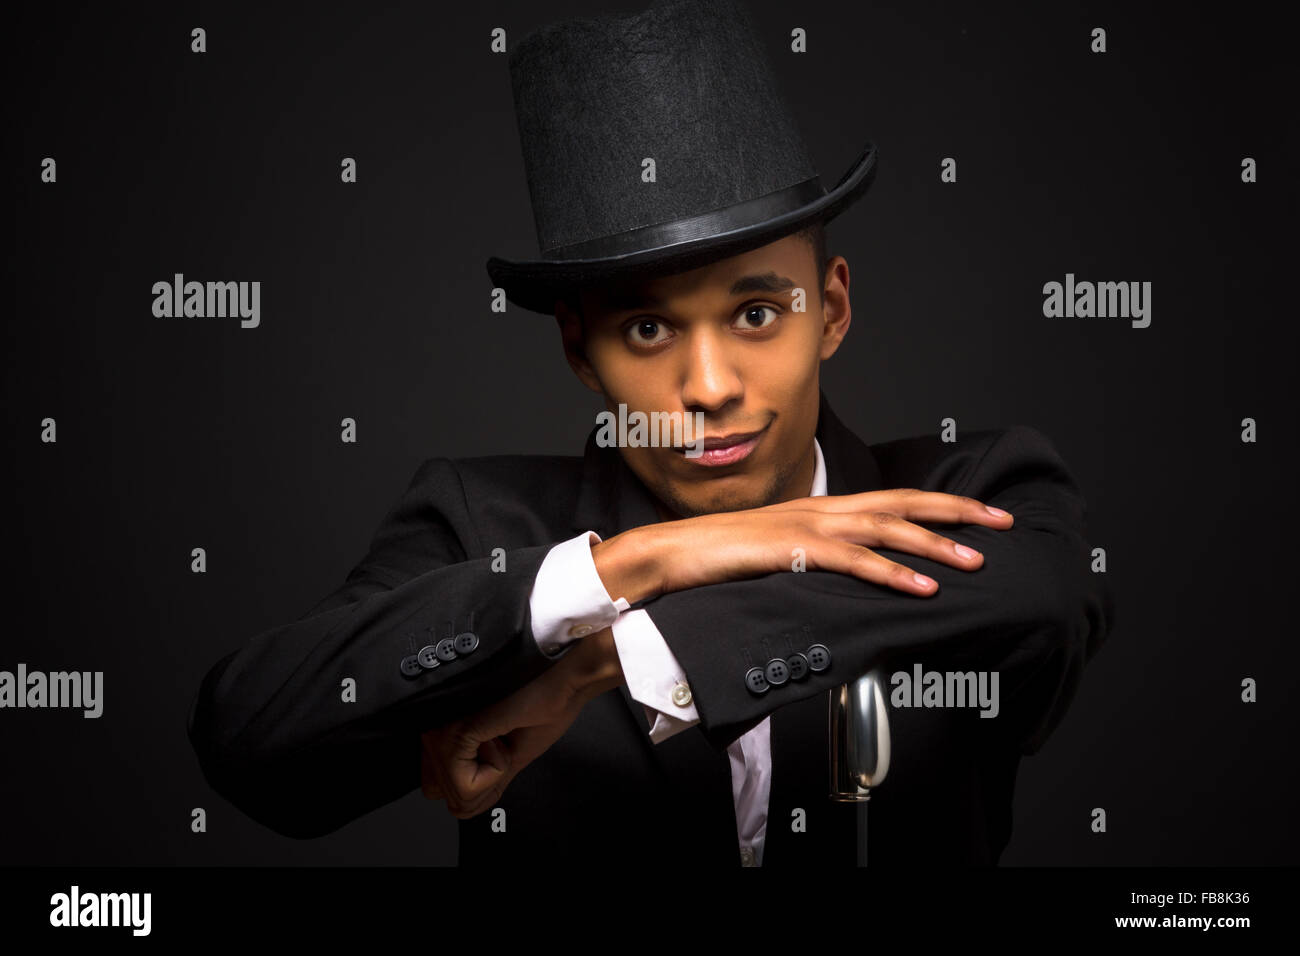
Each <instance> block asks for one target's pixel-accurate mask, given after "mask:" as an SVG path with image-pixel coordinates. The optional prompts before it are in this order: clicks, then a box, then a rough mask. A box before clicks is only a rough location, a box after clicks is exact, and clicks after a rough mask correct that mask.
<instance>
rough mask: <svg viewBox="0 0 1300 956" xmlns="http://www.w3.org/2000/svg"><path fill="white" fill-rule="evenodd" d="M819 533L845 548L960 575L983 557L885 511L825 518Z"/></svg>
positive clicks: (973, 567) (841, 513)
mask: <svg viewBox="0 0 1300 956" xmlns="http://www.w3.org/2000/svg"><path fill="white" fill-rule="evenodd" d="M821 530H822V531H823V532H824V533H826V534H829V535H830V536H831V537H833V538H838V539H841V540H843V541H844V542H846V543H849V544H856V545H862V546H865V547H869V548H891V549H893V550H895V551H906V552H907V553H908V554H915V555H919V556H920V557H923V558H929V559H930V560H931V561H936V562H938V563H940V564H947V565H951V566H952V567H954V568H960V569H961V570H963V571H974V570H976V569H977V568H980V567H982V566H983V564H984V555H982V554H981V553H980V552H979V551H977V550H976V549H975V548H971V547H969V546H967V545H964V544H961V543H960V542H958V541H954V540H953V539H952V538H949V537H947V536H946V535H942V534H939V533H938V532H935V531H931V530H930V529H929V528H922V527H921V526H920V525H918V524H913V523H912V522H911V521H907V520H905V519H904V518H901V517H899V516H898V515H895V514H890V513H889V512H887V511H872V512H868V513H866V514H853V513H850V512H840V513H838V514H835V515H827V516H825V517H824V518H823V519H822V527H821ZM882 560H883V559H882Z"/></svg>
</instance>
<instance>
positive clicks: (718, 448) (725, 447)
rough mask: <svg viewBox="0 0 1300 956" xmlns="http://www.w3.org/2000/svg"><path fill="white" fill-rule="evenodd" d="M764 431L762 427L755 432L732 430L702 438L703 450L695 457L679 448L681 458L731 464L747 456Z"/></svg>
mask: <svg viewBox="0 0 1300 956" xmlns="http://www.w3.org/2000/svg"><path fill="white" fill-rule="evenodd" d="M766 431H767V428H766V427H764V428H761V429H759V430H758V431H755V432H733V433H732V434H730V435H715V436H711V437H709V438H706V439H704V450H703V452H702V453H701V454H700V455H699V456H698V457H696V458H692V457H691V456H690V455H687V454H686V451H687V449H686V448H682V449H680V452H681V455H682V457H683V458H685V459H686V460H687V461H689V462H693V463H694V464H697V465H706V466H712V467H717V466H720V465H733V464H735V463H736V462H738V461H742V460H744V459H745V458H748V457H749V455H750V453H751V452H752V451H753V450H754V448H755V447H756V446H757V445H758V442H759V439H761V438H762V437H763V433H764V432H766ZM688 447H689V446H688Z"/></svg>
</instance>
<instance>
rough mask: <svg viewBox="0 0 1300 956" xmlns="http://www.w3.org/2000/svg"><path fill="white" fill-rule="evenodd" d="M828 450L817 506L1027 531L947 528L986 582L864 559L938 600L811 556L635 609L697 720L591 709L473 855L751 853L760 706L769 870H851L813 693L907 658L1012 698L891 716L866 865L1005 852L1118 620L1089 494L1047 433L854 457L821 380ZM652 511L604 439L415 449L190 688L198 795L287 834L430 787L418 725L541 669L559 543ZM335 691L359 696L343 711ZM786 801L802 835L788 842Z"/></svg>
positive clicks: (850, 818) (524, 783) (505, 802)
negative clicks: (920, 510) (927, 508)
mask: <svg viewBox="0 0 1300 956" xmlns="http://www.w3.org/2000/svg"><path fill="white" fill-rule="evenodd" d="M817 437H818V441H819V443H820V444H821V448H822V453H823V456H824V459H825V463H826V471H827V490H828V493H829V494H832V495H837V494H849V493H854V492H860V491H872V490H877V489H881V488H899V487H915V488H920V489H923V490H929V491H946V492H949V493H952V494H964V495H969V496H971V497H974V498H977V499H979V500H980V501H983V502H985V503H988V504H994V505H997V506H1000V507H1002V508H1004V509H1006V510H1008V511H1010V512H1011V513H1012V514H1013V515H1015V519H1016V520H1015V525H1014V527H1013V528H1012V529H1011V530H1009V531H996V530H993V529H989V528H984V527H980V526H976V525H940V526H936V530H939V531H941V533H944V534H946V535H948V536H949V537H951V538H953V539H954V540H957V541H960V542H962V543H964V544H967V545H969V546H971V547H974V548H976V549H978V550H980V551H981V552H983V554H984V556H985V563H984V566H983V567H982V568H980V569H979V570H978V571H975V572H968V571H960V570H957V569H955V568H951V567H949V566H947V565H943V564H939V563H936V562H933V561H929V560H927V559H925V558H921V557H918V556H916V555H912V554H906V553H902V552H896V551H892V550H889V549H876V550H878V551H879V552H880V553H882V554H884V555H886V556H888V557H891V558H894V559H896V560H899V561H901V562H904V563H906V564H908V565H909V566H911V567H914V568H916V569H917V570H919V571H921V572H922V573H924V574H928V575H929V576H931V577H933V578H935V579H936V580H937V581H938V582H939V585H940V589H939V592H938V593H937V594H935V595H934V596H932V597H928V598H919V597H914V596H911V595H907V594H904V593H902V592H899V591H896V590H893V589H890V588H886V587H883V586H880V585H875V584H871V583H868V582H864V581H860V580H858V579H856V578H852V577H849V576H847V575H841V574H835V573H831V572H823V571H805V572H803V573H794V572H785V573H778V574H771V575H767V576H765V577H761V578H753V579H749V580H744V581H733V582H727V583H724V584H716V585H710V586H706V587H701V588H695V589H691V590H687V591H679V592H674V593H670V594H665V595H661V596H659V597H657V598H654V599H651V600H649V601H646V602H644V603H643V604H641V605H638V606H640V607H644V608H645V609H646V611H647V612H648V613H649V615H650V617H651V619H652V620H653V621H654V623H655V624H656V626H657V627H658V629H659V630H660V632H661V633H662V634H663V636H664V639H665V640H666V641H667V643H668V645H669V647H670V649H671V650H672V651H673V653H674V654H675V655H676V657H677V658H678V660H679V661H680V663H681V665H682V667H683V669H684V670H685V672H686V676H687V679H688V681H689V683H690V686H691V688H692V692H693V696H694V700H695V703H696V705H697V710H698V712H699V715H700V723H699V725H698V726H697V727H694V728H691V729H689V730H687V731H684V732H682V733H679V734H677V735H676V736H674V737H672V738H670V739H668V740H666V741H664V742H663V743H662V744H658V745H656V744H653V743H651V741H650V739H649V737H648V732H649V726H648V724H647V722H646V716H645V713H644V709H643V708H642V706H641V705H640V704H639V703H637V702H636V701H634V700H633V699H632V698H631V697H630V696H629V694H628V691H627V688H626V687H620V688H618V689H617V690H614V691H610V692H608V693H606V694H603V695H601V696H599V697H597V698H595V699H594V700H592V701H591V702H590V703H589V704H588V705H587V706H586V707H585V708H584V710H583V711H582V713H581V714H580V716H579V717H578V719H577V720H576V721H575V723H574V724H573V726H572V727H571V728H570V729H569V731H568V732H567V733H566V734H565V736H564V737H563V738H562V739H561V740H560V741H558V742H557V743H556V744H555V745H554V746H552V747H551V749H550V750H548V751H547V752H546V753H545V754H543V755H542V756H541V757H540V758H538V759H537V760H536V761H534V763H533V764H531V765H529V766H528V767H527V768H525V769H524V770H523V771H522V772H521V773H520V774H519V776H518V777H517V778H516V779H515V780H514V782H513V783H512V784H511V785H510V787H509V788H508V789H507V791H506V793H505V794H504V795H503V797H502V799H501V800H500V801H499V803H498V804H497V806H498V807H500V808H502V809H504V810H505V811H506V815H505V830H504V832H495V831H494V830H493V826H492V824H493V819H494V816H493V814H491V813H484V814H482V815H480V816H478V817H475V818H473V819H471V820H466V821H461V823H460V840H461V847H460V861H461V864H462V865H471V864H485V865H494V864H510V863H520V862H532V861H538V862H540V861H561V860H562V861H565V862H575V861H590V862H597V861H610V862H618V861H626V862H628V863H629V864H632V865H640V864H641V863H642V862H644V861H645V860H646V859H650V860H651V861H653V860H654V859H656V858H661V859H663V861H664V862H665V863H668V864H675V863H677V862H679V861H681V860H682V859H683V858H687V859H691V860H694V861H703V862H709V863H716V864H718V865H723V866H735V865H739V854H738V851H737V842H736V823H735V814H734V809H733V801H732V793H731V783H730V771H729V762H728V758H727V755H726V753H725V747H726V746H727V744H729V743H730V742H731V741H733V740H734V739H735V738H736V737H738V736H740V735H741V734H742V733H744V732H745V731H747V730H749V729H750V728H752V727H753V726H755V725H756V724H757V723H758V722H760V721H761V720H762V719H763V718H764V717H767V716H769V715H770V716H771V718H772V759H773V769H772V792H771V799H770V804H769V817H768V830H767V833H768V836H767V845H766V850H765V856H764V865H765V866H783V865H817V864H824V863H830V862H837V863H843V864H845V865H852V863H853V861H854V848H855V847H854V844H855V840H854V829H853V827H854V814H853V808H852V807H851V806H850V805H842V804H832V803H831V802H830V801H829V800H828V799H827V796H826V793H827V728H826V724H827V691H828V690H830V689H831V688H833V687H836V686H838V685H839V684H841V683H844V682H846V681H848V680H851V679H853V678H855V677H857V676H858V675H860V674H862V673H865V672H866V671H867V670H869V669H870V668H871V667H873V666H876V665H884V666H886V667H887V669H888V670H889V671H893V670H896V669H906V670H909V671H910V670H911V668H912V665H913V664H914V663H917V662H919V663H921V664H922V665H923V666H924V667H925V669H927V670H931V669H936V670H989V671H992V670H996V671H998V672H999V679H1000V698H1001V699H1000V713H999V715H998V716H997V717H996V718H992V719H989V718H980V717H979V716H978V709H977V708H969V709H924V708H921V709H902V708H892V707H891V710H890V726H891V732H892V741H893V758H892V765H891V769H890V773H889V777H888V779H887V780H886V781H885V783H884V784H883V785H882V786H881V787H880V788H878V789H877V790H876V791H875V793H874V795H873V797H872V801H871V804H870V814H871V817H870V820H871V826H870V833H869V835H870V846H869V852H870V860H871V862H872V864H873V865H874V864H879V865H890V864H900V863H901V864H907V863H913V864H917V865H932V864H935V863H993V862H996V860H997V858H998V855H999V854H1000V853H1001V851H1002V849H1003V847H1004V846H1005V844H1006V842H1007V839H1008V837H1009V835H1010V830H1011V797H1012V791H1013V787H1014V783H1015V775H1016V770H1017V767H1018V764H1019V759H1020V755H1021V754H1023V753H1033V752H1034V751H1036V750H1037V749H1038V748H1039V747H1041V746H1042V744H1043V742H1044V740H1045V739H1046V738H1047V736H1048V734H1050V732H1051V731H1052V729H1053V728H1054V727H1055V726H1056V724H1057V723H1058V722H1059V721H1060V719H1061V717H1062V715H1063V713H1064V712H1065V709H1066V707H1067V705H1068V703H1069V701H1070V700H1071V698H1072V697H1073V694H1074V692H1075V689H1076V687H1077V686H1078V683H1079V681H1080V677H1081V673H1082V670H1083V667H1084V664H1085V662H1086V661H1087V660H1088V659H1089V658H1090V657H1091V656H1092V655H1093V654H1094V653H1095V652H1096V650H1097V648H1098V646H1099V645H1100V643H1101V641H1102V640H1103V638H1104V637H1105V635H1106V633H1107V631H1108V629H1109V628H1110V626H1111V624H1112V622H1113V617H1114V608H1113V599H1112V596H1111V593H1110V590H1109V587H1108V585H1107V583H1106V579H1105V575H1104V574H1094V573H1092V572H1091V571H1090V550H1091V549H1090V545H1089V543H1088V539H1087V531H1086V526H1085V505H1084V501H1083V498H1082V496H1081V494H1080V491H1079V489H1078V487H1077V486H1076V484H1075V482H1074V481H1073V479H1072V478H1071V477H1070V475H1069V473H1068V472H1067V470H1066V467H1065V465H1064V463H1063V462H1062V460H1061V458H1060V457H1059V455H1058V454H1057V453H1056V451H1055V450H1054V449H1053V447H1052V446H1051V444H1050V443H1049V441H1048V440H1047V439H1046V438H1044V436H1043V435H1042V434H1040V433H1039V432H1037V431H1036V430H1034V429H1032V428H1028V427H1025V426H1013V427H1011V428H1007V429H999V430H987V431H975V432H971V433H968V434H967V435H965V436H964V437H962V439H961V440H960V441H958V442H957V443H956V444H946V443H944V442H942V441H940V440H939V439H938V438H937V437H929V436H922V437H915V438H906V439H899V440H895V441H889V442H884V443H881V444H876V445H872V446H870V447H868V446H867V445H865V444H864V443H863V442H862V441H861V440H860V439H859V438H858V437H857V436H856V435H854V434H853V433H852V432H851V431H849V430H848V429H847V428H846V427H845V426H844V425H843V424H842V423H841V422H840V421H839V420H838V419H837V418H836V417H835V415H834V413H833V412H832V411H831V409H830V406H829V404H828V403H827V401H826V398H825V396H824V395H823V396H822V397H821V408H820V412H819V420H818V426H817ZM656 520H658V519H657V516H656V513H655V509H654V504H653V499H652V498H651V496H650V493H649V492H648V490H647V489H646V488H645V486H644V485H643V484H642V483H641V482H640V481H639V480H638V479H637V478H636V476H635V475H634V474H633V473H632V472H631V470H630V469H629V468H628V467H627V466H626V464H625V463H624V462H623V460H622V457H621V455H620V453H619V452H618V450H617V449H614V448H600V447H597V445H596V443H595V430H594V429H593V432H592V435H591V436H590V437H589V438H588V441H587V447H586V450H585V453H584V455H583V456H582V457H581V458H579V457H560V456H554V457H552V456H527V457H525V456H513V455H502V456H490V457H481V458H470V459H459V460H450V459H446V458H434V459H430V460H429V461H426V462H425V463H424V464H422V465H421V466H420V468H419V470H418V471H417V472H416V474H415V477H414V479H413V480H412V482H411V484H410V487H409V488H408V490H407V492H406V494H405V495H404V496H403V498H402V499H401V500H400V501H399V502H398V503H397V505H396V506H395V507H394V508H393V509H392V511H390V513H389V514H388V515H387V517H386V518H385V519H384V521H383V523H382V525H381V526H380V528H379V530H378V531H377V532H376V534H375V536H374V539H373V541H372V543H371V545H370V550H369V552H368V554H367V555H366V556H365V557H364V558H363V559H362V560H361V562H360V563H359V564H357V565H356V567H354V568H353V569H352V571H351V573H350V574H349V575H348V577H347V579H346V581H345V583H344V584H343V585H342V586H341V587H339V588H338V589H337V590H335V591H334V592H333V593H332V594H330V595H329V596H328V597H327V598H325V599H324V600H323V601H322V602H320V604H318V605H317V606H316V607H315V608H313V609H312V610H311V611H309V612H308V613H307V614H306V615H305V616H303V617H302V618H301V619H300V620H298V621H296V622H294V623H291V624H285V625H283V626H280V627H275V628H272V629H270V630H268V631H266V632H265V633H263V634H260V635H259V636H257V637H256V638H254V639H253V640H252V641H251V642H249V643H248V644H247V645H246V646H244V647H242V648H240V649H239V650H237V651H234V652H232V653H231V654H229V655H227V656H225V657H224V658H222V659H221V660H220V661H218V662H217V663H216V664H215V666H214V667H213V668H212V669H211V671H210V672H209V673H208V674H207V676H206V677H205V678H204V680H203V683H202V686H201V687H200V689H199V692H198V694H197V696H196V698H195V701H194V704H193V707H192V709H191V713H190V718H189V736H190V739H191V741H192V743H193V745H194V747H195V749H196V751H197V753H198V755H199V759H200V762H201V765H202V768H203V771H204V774H205V776H206V778H207V780H208V782H209V784H210V785H211V786H212V787H213V788H214V789H215V790H216V791H218V792H219V793H221V794H222V795H224V796H225V797H226V798H228V799H229V800H230V801H231V802H233V803H234V804H235V805H236V806H238V807H239V808H240V809H241V810H243V811H244V812H245V813H247V814H248V815H249V816H250V817H252V818H253V819H255V820H258V821H259V822H261V823H263V824H265V825H266V826H268V827H270V828H272V829H274V830H276V831H277V832H280V833H282V834H286V835H289V836H294V837H313V836H317V835H321V834H325V833H328V832H331V831H333V830H335V829H337V828H338V827H340V826H342V825H343V824H345V823H347V822H349V821H351V820H353V819H356V818H357V817H358V816H360V815H362V814H364V813H367V812H369V811H370V810H373V809H375V808H376V807H379V806H381V805H384V804H386V803H389V802H390V801H393V800H395V799H397V798H399V797H401V796H403V795H405V794H407V793H409V792H410V791H411V790H413V789H416V788H418V787H419V785H420V733H421V732H422V731H423V730H425V729H428V728H429V727H432V726H435V725H437V724H439V723H441V722H443V721H446V720H449V719H452V718H454V717H457V716H461V715H463V714H466V713H469V712H472V711H474V710H476V709H478V708H480V707H482V706H484V705H486V704H487V703H489V702H491V701H493V700H496V699H498V698H500V697H501V696H503V695H505V694H506V693H508V692H510V691H511V690H513V689H515V688H516V687H518V686H520V685H522V684H523V683H525V682H527V681H528V680H530V679H532V678H533V677H534V676H536V675H537V674H538V673H540V672H541V671H542V670H543V669H544V668H546V667H548V666H549V665H550V663H551V662H550V660H549V659H548V658H546V657H544V656H543V655H542V654H541V653H540V651H539V650H538V649H537V646H536V643H535V641H534V639H533V637H532V633H531V621H530V615H529V595H530V592H531V589H532V583H533V580H534V578H535V576H536V574H537V570H538V568H539V566H540V565H541V562H542V559H543V558H544V557H545V556H546V553H547V552H548V551H549V550H550V548H551V547H553V546H554V545H555V544H556V543H558V542H560V541H562V540H564V539H567V538H570V537H573V536H574V535H575V534H577V533H579V532H581V531H586V530H589V529H590V530H595V531H597V532H598V533H599V534H600V535H601V536H602V537H603V538H608V537H610V536H612V535H614V534H617V533H618V532H620V531H623V530H625V529H628V528H632V527H636V526H639V525H645V524H651V523H653V522H655V521H656ZM495 549H502V550H501V551H496V550H495ZM494 554H495V555H496V558H495V559H494ZM502 554H503V555H504V565H505V566H504V569H501V568H500V564H501V561H500V558H501V556H502ZM494 563H495V564H496V565H497V569H496V570H494V569H493V565H494ZM467 631H468V632H472V633H474V634H475V635H477V637H478V646H477V647H476V649H475V650H474V651H473V652H472V653H469V654H462V655H460V656H458V657H457V659H456V660H453V661H448V662H445V663H442V664H440V665H439V666H438V667H436V668H435V669H433V670H423V669H421V670H419V671H418V673H415V674H414V676H408V675H407V674H404V673H403V671H402V668H401V662H402V661H403V659H406V658H409V657H410V656H411V655H414V654H416V653H417V651H418V650H419V649H420V648H422V647H425V646H426V645H431V644H436V643H437V642H438V641H439V640H440V639H442V638H444V637H448V636H451V635H455V634H461V633H465V632H467ZM812 643H820V644H824V645H825V646H826V647H827V648H829V649H830V652H831V666H830V667H829V668H827V669H826V670H825V671H823V672H821V673H812V674H809V675H808V677H807V678H806V679H803V680H800V681H793V680H792V681H789V682H787V683H786V684H784V685H782V686H779V687H772V688H771V689H770V690H769V691H768V692H767V693H764V694H761V695H755V694H754V693H751V692H750V690H749V689H748V687H747V686H746V683H745V673H746V671H747V670H748V669H749V668H750V667H751V666H754V665H756V664H759V665H761V664H763V663H764V662H766V661H767V660H768V659H770V658H771V657H774V656H786V655H787V654H789V653H790V652H791V651H793V650H803V649H804V648H805V647H807V646H808V645H809V644H812ZM347 678H351V679H353V680H354V681H355V687H356V699H355V701H354V702H347V701H345V700H344V699H343V693H342V687H343V682H344V681H345V680H346V679H347ZM438 806H439V807H440V805H438ZM433 809H434V805H431V806H430V810H431V811H432V810H433ZM796 810H802V811H803V813H802V816H803V818H804V821H805V822H804V830H803V832H792V829H791V822H792V820H793V819H794V818H795V816H796Z"/></svg>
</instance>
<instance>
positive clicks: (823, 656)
mask: <svg viewBox="0 0 1300 956" xmlns="http://www.w3.org/2000/svg"><path fill="white" fill-rule="evenodd" d="M808 666H809V667H811V668H812V669H813V673H814V674H820V673H821V672H822V671H824V670H826V668H828V667H830V666H831V650H830V648H829V647H827V646H826V645H825V644H814V645H813V646H812V647H810V648H808Z"/></svg>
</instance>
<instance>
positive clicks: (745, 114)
mask: <svg viewBox="0 0 1300 956" xmlns="http://www.w3.org/2000/svg"><path fill="white" fill-rule="evenodd" d="M510 75H511V85H512V88H513V93H514V100H515V113H516V117H517V120H518V124H519V138H520V144H521V146H522V148H523V156H524V166H525V172H526V176H527V180H528V191H529V195H530V197H531V200H532V207H533V220H534V224H535V226H536V229H537V241H538V245H539V248H540V249H541V251H542V255H543V257H544V258H548V259H563V258H565V248H566V247H573V246H580V245H581V244H583V243H588V242H590V241H591V240H593V239H600V238H604V237H608V236H613V235H616V234H618V233H623V232H627V231H628V230H633V229H639V228H643V227H647V226H654V225H658V224H662V223H669V222H675V221H677V220H681V219H687V218H690V217H693V216H699V215H701V214H703V213H707V212H710V211H712V210H717V209H722V208H726V207H729V206H733V205H735V204H738V203H742V202H747V201H749V200H753V199H756V198H758V197H760V196H765V195H767V194H769V193H773V192H777V191H778V190H782V189H785V188H787V187H790V186H793V185H795V184H798V183H803V182H806V181H808V180H810V179H814V178H815V177H816V175H817V171H816V169H815V167H814V166H813V163H812V160H811V159H810V157H809V155H808V150H807V148H806V146H805V144H804V140H803V137H802V135H801V133H800V131H799V128H798V125H797V124H796V122H795V119H794V116H793V114H792V112H791V111H790V109H789V107H788V106H787V104H786V103H785V102H784V100H783V98H782V97H781V95H780V92H779V90H778V89H777V86H776V82H775V78H774V76H773V73H772V69H771V64H770V62H769V60H768V57H767V54H766V51H765V50H764V47H763V44H762V42H761V40H760V39H759V37H758V35H757V32H756V31H755V29H754V26H753V23H752V21H751V19H750V16H749V13H748V11H747V10H746V9H745V8H744V7H743V6H742V5H741V4H740V3H739V2H738V0H667V2H661V3H657V4H655V5H654V6H651V7H649V8H648V9H646V10H643V11H642V12H640V13H636V14H633V15H630V16H622V17H599V18H581V19H571V20H565V21H561V22H558V23H554V24H550V25H548V26H545V27H543V28H541V29H540V30H538V31H536V32H535V33H532V34H530V35H529V36H527V37H525V38H524V39H523V40H521V41H520V42H519V43H518V44H517V45H516V46H515V47H514V49H513V50H512V52H511V55H510ZM646 159H651V160H653V161H654V177H655V178H654V181H653V182H647V181H644V180H643V169H644V166H643V164H644V161H645V160H646ZM575 255H578V256H580V253H575Z"/></svg>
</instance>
